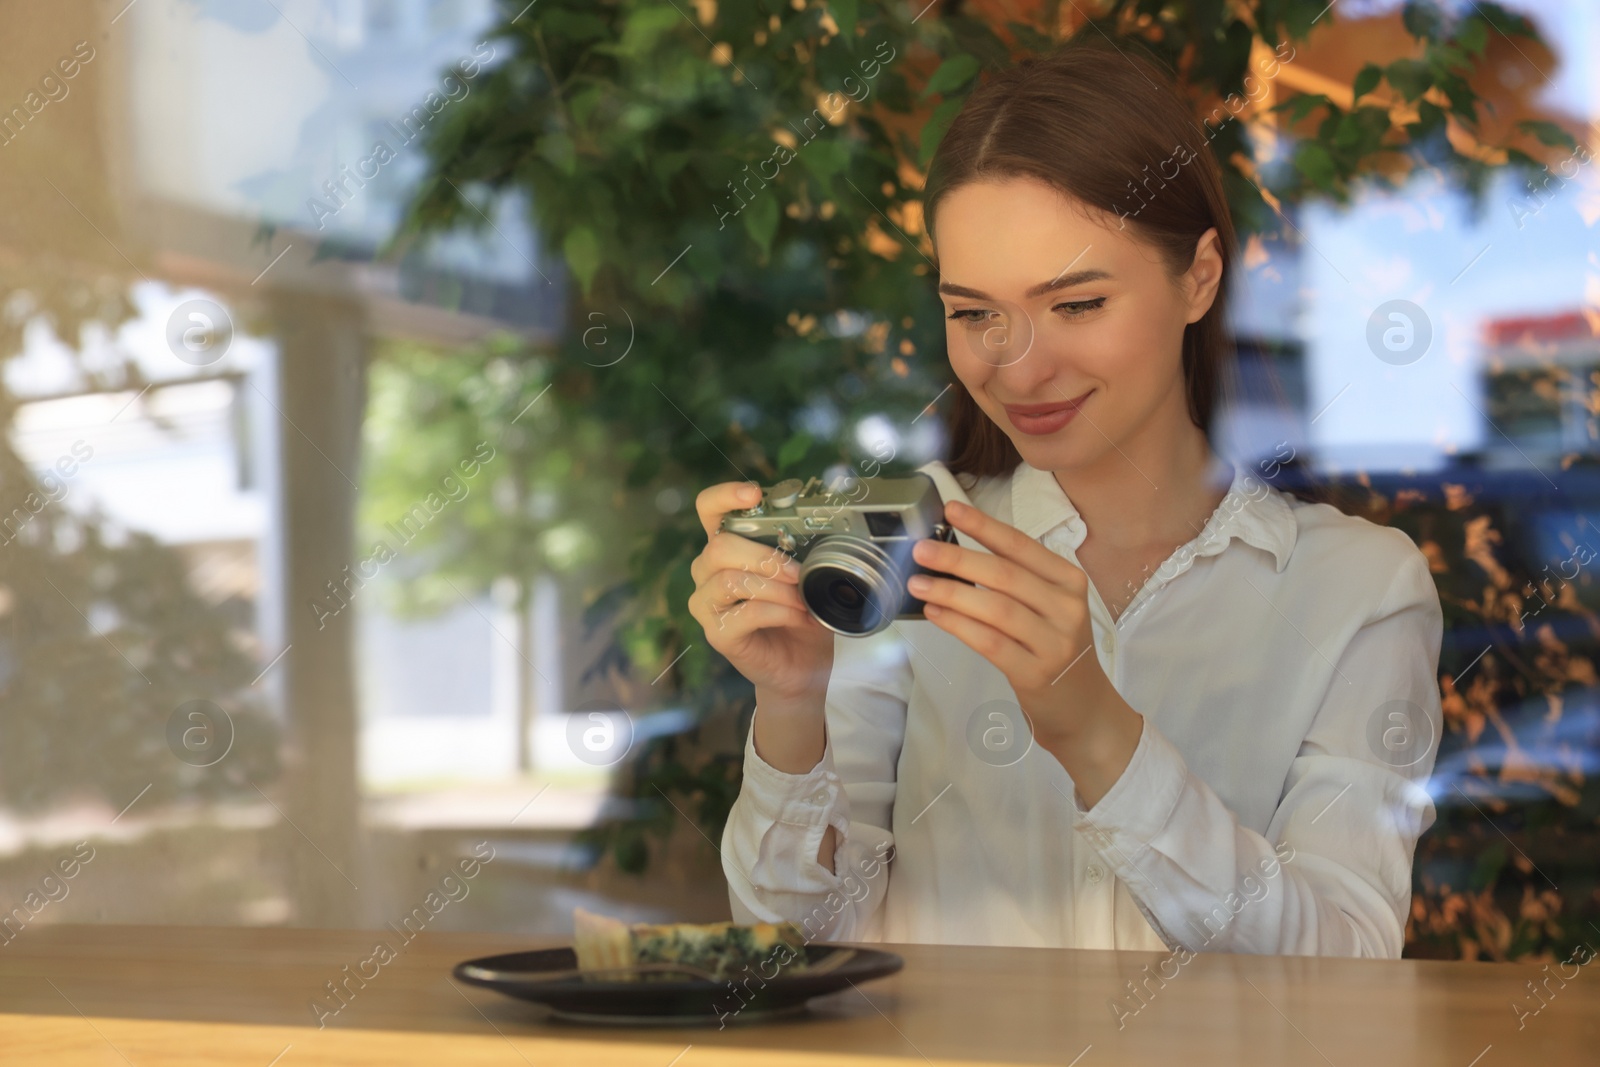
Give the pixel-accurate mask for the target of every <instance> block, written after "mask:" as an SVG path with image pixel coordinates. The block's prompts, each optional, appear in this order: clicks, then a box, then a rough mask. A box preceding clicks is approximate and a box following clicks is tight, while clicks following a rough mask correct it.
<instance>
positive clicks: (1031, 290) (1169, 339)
mask: <svg viewBox="0 0 1600 1067" xmlns="http://www.w3.org/2000/svg"><path fill="white" fill-rule="evenodd" d="M1157 195H1160V194H1159V193H1158V194H1157ZM935 229H936V232H935V235H934V239H935V244H936V246H937V248H938V252H939V267H940V274H939V293H940V297H941V299H942V300H943V301H944V306H945V316H946V322H945V338H946V342H947V344H948V347H949V352H950V365H951V367H952V368H953V369H954V371H955V374H956V377H957V378H959V379H960V380H961V383H962V384H963V385H965V386H966V387H967V390H968V392H970V393H971V394H972V397H973V399H974V400H976V401H977V403H978V406H979V407H980V408H982V409H983V411H984V412H985V413H986V414H987V415H988V416H989V417H990V418H991V419H993V420H994V422H995V424H996V425H997V426H999V427H1000V428H1001V429H1002V430H1004V431H1005V433H1006V435H1007V436H1009V437H1010V438H1011V440H1012V442H1013V443H1014V444H1015V445H1016V447H1017V451H1018V452H1019V453H1021V455H1022V458H1023V459H1024V460H1025V461H1027V463H1029V464H1030V465H1031V466H1033V467H1036V468H1038V469H1040V470H1063V469H1067V468H1072V467H1082V466H1088V465H1092V464H1094V463H1096V462H1097V461H1098V460H1101V459H1104V458H1106V457H1107V454H1108V453H1111V454H1114V450H1121V449H1123V448H1125V447H1127V446H1128V445H1129V444H1130V443H1131V442H1133V441H1135V440H1136V439H1137V438H1139V437H1140V435H1141V434H1143V433H1144V432H1146V431H1148V430H1150V429H1164V430H1170V431H1172V432H1171V434H1170V435H1169V436H1170V439H1171V440H1179V439H1181V437H1180V434H1181V433H1183V432H1186V431H1187V430H1188V429H1189V427H1190V426H1191V425H1192V422H1191V420H1190V417H1189V413H1188V398H1187V392H1186V390H1185V385H1184V379H1183V366H1182V353H1183V330H1184V327H1185V326H1186V325H1187V324H1189V323H1191V322H1195V321H1197V320H1198V319H1200V318H1201V316H1203V315H1204V314H1205V313H1206V310H1207V309H1208V308H1210V306H1211V302H1212V300H1213V299H1214V298H1215V295H1216V292H1217V288H1218V283H1219V282H1220V280H1221V277H1222V259H1221V256H1220V254H1219V253H1218V251H1217V243H1216V234H1217V231H1216V230H1215V229H1211V230H1208V231H1206V233H1205V234H1204V235H1203V236H1202V237H1201V238H1200V241H1199V246H1198V247H1199V254H1198V255H1197V256H1196V257H1195V263H1194V265H1193V266H1192V267H1190V269H1189V272H1188V273H1187V274H1185V275H1183V276H1182V277H1181V278H1179V279H1176V280H1174V279H1173V278H1171V277H1170V276H1169V275H1168V274H1167V272H1166V269H1165V267H1164V266H1163V264H1162V262H1161V259H1160V257H1159V255H1158V254H1157V252H1156V251H1155V249H1153V248H1151V247H1149V246H1146V245H1143V244H1140V243H1138V242H1137V241H1135V240H1134V238H1133V229H1132V228H1131V227H1128V228H1120V220H1119V219H1118V218H1117V217H1116V216H1115V215H1109V214H1106V213H1104V212H1099V211H1097V210H1095V209H1092V208H1089V207H1087V206H1086V205H1084V204H1082V203H1081V202H1079V201H1077V200H1074V199H1071V198H1069V197H1067V196H1066V195H1065V194H1063V193H1061V192H1059V191H1058V190H1056V189H1054V188H1052V187H1051V186H1049V185H1046V184H1044V183H1043V182H1040V181H1037V180H1034V179H1031V178H1011V179H1005V180H1000V181H981V182H973V183H969V184H967V185H964V186H961V187H960V188H958V189H956V190H955V191H953V192H951V193H950V194H949V195H948V196H947V197H946V199H945V200H944V201H943V203H942V204H941V205H940V207H939V211H938V214H937V218H936V222H935Z"/></svg>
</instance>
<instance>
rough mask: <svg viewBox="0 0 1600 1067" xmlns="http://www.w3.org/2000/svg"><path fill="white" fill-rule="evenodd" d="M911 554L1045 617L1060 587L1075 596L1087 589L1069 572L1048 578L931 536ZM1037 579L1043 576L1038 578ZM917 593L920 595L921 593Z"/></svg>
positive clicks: (1016, 564)
mask: <svg viewBox="0 0 1600 1067" xmlns="http://www.w3.org/2000/svg"><path fill="white" fill-rule="evenodd" d="M1019 536H1020V532H1019ZM1035 547H1037V548H1039V549H1040V550H1042V551H1044V552H1046V553H1048V554H1050V555H1052V556H1054V555H1055V554H1054V553H1052V552H1050V550H1049V549H1047V548H1045V547H1044V546H1043V545H1038V544H1036V545H1035ZM911 558H912V559H914V560H916V561H917V562H918V563H920V564H922V565H923V566H924V567H928V568H930V569H932V570H936V571H942V572H944V573H945V574H952V575H955V576H956V577H957V578H964V579H966V580H967V581H969V582H974V583H976V584H978V585H981V586H986V587H988V588H989V589H994V590H997V591H999V592H1001V593H1004V594H1006V595H1007V596H1008V597H1011V598H1013V599H1015V600H1016V601H1018V602H1019V603H1021V604H1023V605H1025V606H1027V607H1028V608H1029V609H1030V610H1031V611H1033V612H1034V613H1035V614H1036V615H1039V616H1044V617H1046V618H1048V617H1050V615H1051V614H1052V607H1051V605H1052V604H1054V603H1055V602H1056V601H1057V600H1058V599H1059V597H1060V595H1061V591H1062V590H1063V589H1065V590H1066V591H1067V592H1069V593H1072V594H1074V595H1078V596H1081V595H1082V594H1083V593H1084V592H1086V591H1087V586H1086V585H1085V586H1082V587H1079V586H1077V585H1076V579H1074V578H1073V576H1072V575H1070V574H1062V575H1060V577H1061V578H1062V579H1064V580H1061V581H1057V580H1052V579H1051V578H1050V577H1049V576H1047V575H1043V574H1040V573H1038V572H1037V571H1034V570H1031V569H1030V568H1028V567H1027V566H1025V565H1023V564H1020V563H1017V562H1015V561H1013V560H1009V559H1006V558H1004V557H1002V556H996V555H994V554H992V553H989V552H979V551H977V550H975V549H971V548H966V547H964V546H962V545H958V544H953V543H950V542H948V541H936V540H932V539H928V540H923V541H918V542H917V544H916V545H915V546H914V547H913V548H912V551H911ZM1056 559H1057V560H1058V561H1059V562H1061V563H1066V565H1067V567H1069V568H1070V569H1071V570H1072V571H1074V572H1076V574H1077V575H1079V576H1081V575H1082V574H1083V572H1082V571H1079V570H1078V569H1077V568H1076V567H1073V566H1072V564H1070V563H1067V561H1066V560H1063V559H1061V558H1060V557H1059V556H1057V557H1056ZM1041 579H1043V580H1042V581H1041ZM934 581H936V582H938V581H944V582H950V581H951V579H948V578H945V579H938V578H935V579H934ZM954 584H955V585H958V586H959V585H961V584H962V583H960V582H955V583H954ZM918 595H919V596H920V595H921V594H918Z"/></svg>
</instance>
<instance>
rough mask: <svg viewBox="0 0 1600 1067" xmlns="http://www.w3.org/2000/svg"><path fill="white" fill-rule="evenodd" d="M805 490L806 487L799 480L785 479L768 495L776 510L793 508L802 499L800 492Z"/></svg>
mask: <svg viewBox="0 0 1600 1067" xmlns="http://www.w3.org/2000/svg"><path fill="white" fill-rule="evenodd" d="M804 488H805V486H804V484H803V483H802V482H801V481H800V479H799V478H785V479H784V480H783V481H781V482H779V483H778V484H777V485H775V486H773V487H772V489H771V490H770V491H769V493H768V499H769V500H771V501H772V506H773V507H775V508H792V507H794V502H795V501H796V500H799V499H800V492H801V490H802V489H804Z"/></svg>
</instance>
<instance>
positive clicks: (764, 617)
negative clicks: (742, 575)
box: [700, 600, 821, 644]
mask: <svg viewBox="0 0 1600 1067" xmlns="http://www.w3.org/2000/svg"><path fill="white" fill-rule="evenodd" d="M700 625H701V626H703V627H704V628H705V631H706V636H707V639H708V640H712V641H713V644H717V643H722V644H728V643H732V642H737V641H739V640H742V639H743V638H745V637H746V636H748V635H749V634H751V633H753V632H754V631H756V630H766V629H772V628H779V629H793V628H798V627H806V628H811V627H815V626H820V625H821V624H820V623H818V622H817V621H816V620H815V619H813V618H812V617H811V614H810V613H809V612H807V611H806V610H805V609H803V608H792V607H790V606H788V605H787V604H775V603H773V602H772V601H770V600H746V601H743V602H742V603H740V604H737V605H735V606H734V607H732V608H729V609H728V610H727V611H724V612H721V613H720V614H715V615H713V616H712V617H711V618H710V620H709V621H707V620H701V622H700Z"/></svg>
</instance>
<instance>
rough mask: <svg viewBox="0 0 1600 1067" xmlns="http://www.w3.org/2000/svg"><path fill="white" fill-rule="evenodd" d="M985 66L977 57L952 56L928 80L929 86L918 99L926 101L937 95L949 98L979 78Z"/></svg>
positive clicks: (965, 55)
mask: <svg viewBox="0 0 1600 1067" xmlns="http://www.w3.org/2000/svg"><path fill="white" fill-rule="evenodd" d="M982 69H983V65H982V64H981V63H979V62H978V59H977V57H976V56H970V55H967V54H966V53H965V52H963V53H960V54H958V55H954V56H951V57H950V58H949V59H947V60H945V61H944V62H943V63H940V64H939V69H938V70H935V71H934V72H933V77H931V78H929V79H928V84H927V85H926V86H925V87H924V88H923V90H922V93H921V94H920V96H919V97H918V99H921V100H926V99H927V98H928V97H930V96H932V95H933V94H935V93H939V94H941V95H943V96H949V95H950V94H951V93H955V92H959V91H960V90H961V88H962V87H963V86H965V85H966V84H967V83H968V82H970V81H972V79H974V78H976V77H977V76H978V71H980V70H982Z"/></svg>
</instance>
